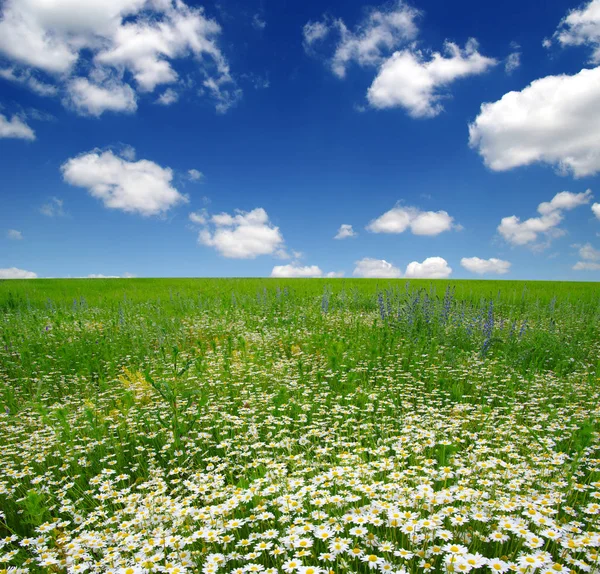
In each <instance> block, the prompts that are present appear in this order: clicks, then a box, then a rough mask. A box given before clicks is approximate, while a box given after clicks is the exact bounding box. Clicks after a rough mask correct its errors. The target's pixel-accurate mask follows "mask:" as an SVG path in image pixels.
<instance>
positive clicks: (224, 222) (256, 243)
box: [198, 207, 284, 259]
mask: <svg viewBox="0 0 600 574" xmlns="http://www.w3.org/2000/svg"><path fill="white" fill-rule="evenodd" d="M209 223H210V226H209V227H206V228H205V229H202V230H201V231H200V234H199V235H198V241H199V242H200V243H201V244H203V245H207V246H209V247H214V248H215V249H216V250H217V251H218V252H219V253H220V254H221V255H223V256H224V257H230V258H234V259H254V258H255V257H257V256H259V255H272V254H277V253H278V252H280V253H281V250H282V249H283V246H284V241H283V236H282V235H281V232H280V231H279V227H275V226H274V225H273V224H272V223H271V222H270V221H269V216H268V215H267V212H266V211H265V210H264V209H262V208H261V207H258V208H256V209H253V210H252V211H247V212H246V211H240V210H238V211H236V212H235V215H230V214H228V213H220V214H217V215H213V216H212V217H211V218H210V222H209Z"/></svg>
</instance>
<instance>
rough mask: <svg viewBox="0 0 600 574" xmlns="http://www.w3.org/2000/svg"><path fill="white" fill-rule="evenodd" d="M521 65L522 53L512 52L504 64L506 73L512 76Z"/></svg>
mask: <svg viewBox="0 0 600 574" xmlns="http://www.w3.org/2000/svg"><path fill="white" fill-rule="evenodd" d="M520 65H521V52H512V54H509V55H508V58H506V62H505V63H504V71H505V72H506V73H507V74H512V73H513V72H514V71H515V70H516V69H517V68H518V67H519V66H520Z"/></svg>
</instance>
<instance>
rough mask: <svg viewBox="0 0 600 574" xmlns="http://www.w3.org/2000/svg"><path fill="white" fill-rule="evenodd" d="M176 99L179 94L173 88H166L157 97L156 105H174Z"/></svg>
mask: <svg viewBox="0 0 600 574" xmlns="http://www.w3.org/2000/svg"><path fill="white" fill-rule="evenodd" d="M178 99H179V94H178V93H177V92H176V91H175V90H174V89H173V88H168V89H167V90H165V91H164V92H163V93H162V94H161V95H160V96H159V97H158V99H157V100H156V103H157V104H160V105H162V106H170V105H171V104H174V103H175V102H176V101H177V100H178Z"/></svg>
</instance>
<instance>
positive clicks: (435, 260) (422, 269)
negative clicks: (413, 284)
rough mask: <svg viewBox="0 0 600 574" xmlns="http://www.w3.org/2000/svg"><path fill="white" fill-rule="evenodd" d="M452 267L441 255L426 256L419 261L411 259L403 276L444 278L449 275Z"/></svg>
mask: <svg viewBox="0 0 600 574" xmlns="http://www.w3.org/2000/svg"><path fill="white" fill-rule="evenodd" d="M451 273H452V267H450V266H449V265H448V262H447V261H446V260H445V259H444V258H442V257H428V258H427V259H425V261H423V263H419V262H418V261H413V262H412V263H409V264H408V265H407V266H406V273H405V274H404V276H405V277H407V278H408V277H410V278H414V279H445V278H446V277H450V274H451Z"/></svg>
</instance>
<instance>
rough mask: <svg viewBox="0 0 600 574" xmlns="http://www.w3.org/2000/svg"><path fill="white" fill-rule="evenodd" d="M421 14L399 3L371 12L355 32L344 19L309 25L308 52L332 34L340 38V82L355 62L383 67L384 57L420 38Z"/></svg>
mask: <svg viewBox="0 0 600 574" xmlns="http://www.w3.org/2000/svg"><path fill="white" fill-rule="evenodd" d="M419 14H420V13H419V11H418V10H415V9H414V8H412V7H410V6H408V5H407V4H405V3H404V2H402V1H398V2H396V3H395V4H393V5H392V6H391V7H390V8H388V9H381V8H380V9H371V10H370V11H369V12H368V13H367V15H366V17H365V19H364V20H363V21H362V22H361V23H360V24H358V25H357V26H356V27H355V28H354V29H353V30H351V29H350V28H348V26H346V24H345V23H344V21H343V20H342V19H341V18H338V19H335V20H333V21H331V22H330V21H329V19H328V18H325V19H324V20H322V21H320V22H308V23H307V24H306V25H305V26H304V29H303V34H304V47H305V49H306V50H307V51H309V52H310V50H311V49H312V48H313V47H314V45H315V43H317V42H319V41H321V40H323V39H324V38H325V37H326V36H328V35H329V34H330V33H335V34H336V35H337V43H336V46H335V52H334V54H333V57H332V58H331V62H330V64H331V70H332V72H333V73H334V74H335V75H336V76H338V77H339V78H343V77H344V76H345V75H346V69H347V67H348V65H349V64H350V63H351V62H356V63H357V64H359V65H360V66H373V65H378V64H380V63H381V61H382V59H383V57H384V55H385V54H386V53H389V52H390V51H391V50H393V49H394V48H396V47H398V46H399V45H401V44H403V43H406V42H408V41H410V40H413V39H414V38H415V37H416V36H417V34H418V28H417V25H416V20H417V18H418V16H419Z"/></svg>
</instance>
